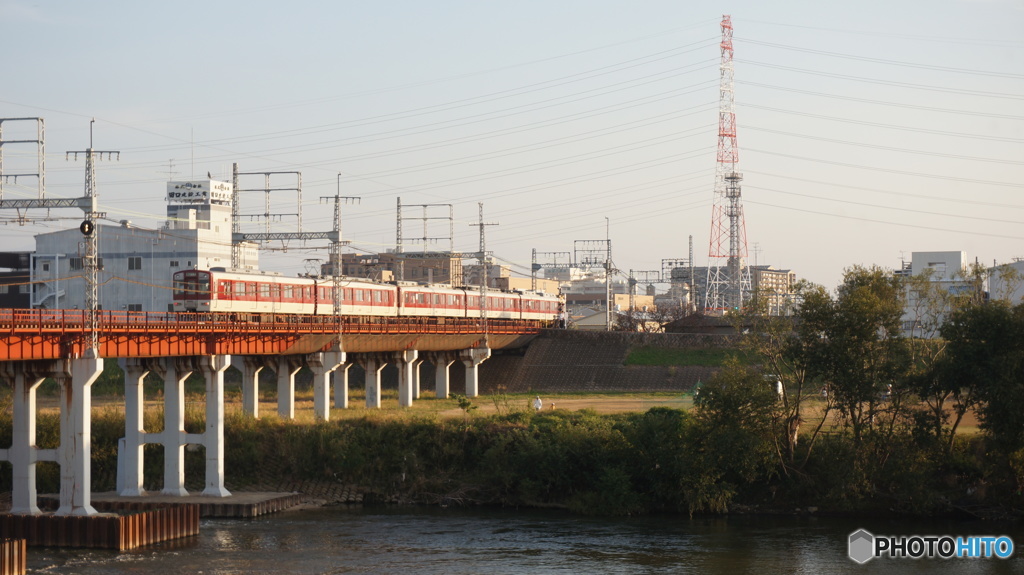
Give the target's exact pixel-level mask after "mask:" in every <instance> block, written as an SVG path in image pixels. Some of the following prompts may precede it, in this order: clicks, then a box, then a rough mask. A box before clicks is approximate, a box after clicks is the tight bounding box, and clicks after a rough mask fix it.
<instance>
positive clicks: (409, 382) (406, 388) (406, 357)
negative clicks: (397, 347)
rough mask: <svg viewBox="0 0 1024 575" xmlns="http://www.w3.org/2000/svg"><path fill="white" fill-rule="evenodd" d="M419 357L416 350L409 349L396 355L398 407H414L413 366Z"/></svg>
mask: <svg viewBox="0 0 1024 575" xmlns="http://www.w3.org/2000/svg"><path fill="white" fill-rule="evenodd" d="M418 357H419V352H417V351H416V350H415V349H407V350H405V351H400V352H397V353H395V362H396V363H397V364H398V407H412V400H413V378H414V376H413V365H415V362H416V359H417V358H418Z"/></svg>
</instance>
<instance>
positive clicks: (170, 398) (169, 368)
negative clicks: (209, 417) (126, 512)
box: [147, 357, 196, 497]
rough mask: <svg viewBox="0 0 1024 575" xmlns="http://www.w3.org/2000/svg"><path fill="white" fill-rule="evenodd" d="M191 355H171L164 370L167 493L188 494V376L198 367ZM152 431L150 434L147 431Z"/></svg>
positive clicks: (163, 439)
mask: <svg viewBox="0 0 1024 575" xmlns="http://www.w3.org/2000/svg"><path fill="white" fill-rule="evenodd" d="M192 360H193V358H191V357H179V358H171V359H169V360H168V361H167V363H166V364H165V370H166V371H165V373H164V431H163V433H162V434H158V435H160V436H161V437H162V443H163V444H164V488H163V490H162V491H161V493H163V494H164V495H178V496H182V497H184V496H186V495H188V491H186V490H185V444H186V435H187V434H186V433H185V380H186V379H188V376H190V375H192V372H193V371H196V366H195V365H194V362H193V361H192ZM147 435H149V434H147Z"/></svg>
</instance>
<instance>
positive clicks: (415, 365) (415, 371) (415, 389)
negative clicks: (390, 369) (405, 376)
mask: <svg viewBox="0 0 1024 575" xmlns="http://www.w3.org/2000/svg"><path fill="white" fill-rule="evenodd" d="M424 361H425V360H424V358H422V357H418V358H416V359H415V360H413V362H412V398H413V399H419V398H420V366H421V365H423V362H424Z"/></svg>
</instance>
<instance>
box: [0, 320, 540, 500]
mask: <svg viewBox="0 0 1024 575" xmlns="http://www.w3.org/2000/svg"><path fill="white" fill-rule="evenodd" d="M97 314H98V317H95V318H93V317H90V316H89V314H88V313H87V312H86V311H84V310H12V309H5V310H0V379H3V380H5V381H6V382H7V383H8V385H11V386H12V387H13V389H14V393H13V398H14V405H13V409H14V414H13V425H14V429H13V434H12V436H13V437H12V444H11V447H10V448H9V449H0V461H8V462H10V463H11V466H12V468H13V489H12V505H11V513H13V514H39V513H40V510H39V508H38V507H37V503H36V463H37V462H39V461H53V462H56V463H58V464H59V465H60V504H59V508H58V510H57V514H58V515H85V516H88V515H94V514H96V510H95V509H94V508H93V506H92V504H91V499H90V497H91V487H92V486H91V477H90V455H91V454H90V446H91V437H90V423H91V385H92V383H93V382H94V381H95V380H96V378H97V377H98V376H99V375H100V373H102V371H103V366H104V362H105V361H111V360H114V361H117V362H119V363H120V365H121V367H122V369H123V370H124V373H125V439H124V445H123V449H122V452H121V465H122V466H123V474H122V477H123V481H121V482H120V483H121V484H120V485H118V491H119V493H120V495H122V496H141V495H143V494H144V493H145V492H144V490H143V485H142V484H143V472H142V470H143V446H144V445H146V444H161V445H163V448H164V481H163V490H162V493H163V494H167V495H181V496H184V495H187V494H188V493H187V491H186V490H185V486H184V483H185V470H184V462H185V447H186V445H190V444H193V445H202V446H203V447H205V450H206V470H205V489H204V491H203V495H206V496H212V497H227V496H228V495H230V493H228V491H227V489H225V487H224V450H225V445H224V371H225V370H226V369H227V368H228V367H229V366H232V365H234V366H235V367H236V368H237V369H239V371H241V373H242V404H243V409H244V411H245V412H246V413H248V414H250V415H252V416H253V417H259V401H258V388H257V384H258V377H259V373H260V371H262V370H263V369H267V368H269V369H270V370H272V371H275V372H276V374H277V391H278V406H277V407H278V414H279V415H280V416H281V417H285V418H292V417H294V413H295V374H296V373H297V372H298V371H299V369H301V368H302V367H304V366H305V367H308V368H309V369H310V370H311V371H312V372H313V376H314V377H313V390H314V401H313V408H314V413H315V416H316V417H317V418H319V419H321V420H327V419H328V418H329V417H330V400H331V387H332V383H333V388H334V389H333V391H334V404H335V407H339V408H346V407H348V368H349V367H350V366H351V365H352V364H353V363H359V364H360V365H362V366H363V367H364V369H365V373H366V376H365V383H366V406H367V407H369V408H379V407H380V405H381V389H380V388H381V377H380V374H381V370H382V369H383V368H384V367H385V366H386V365H387V364H389V363H393V364H396V365H397V367H398V368H399V405H401V406H406V407H407V406H410V405H412V402H413V400H414V399H416V398H417V397H419V390H420V386H419V366H420V364H422V363H423V362H425V361H429V362H431V363H432V364H433V365H434V366H435V369H436V378H435V379H436V391H437V396H438V397H447V396H448V393H449V383H448V382H449V378H448V373H449V369H450V367H451V365H452V364H454V363H456V362H461V363H462V364H463V365H464V367H465V370H466V395H467V396H469V397H475V396H476V395H478V390H479V384H478V379H477V375H478V372H477V366H479V365H480V363H482V362H483V361H485V360H486V359H487V358H489V357H490V355H491V350H492V349H501V348H514V347H520V346H522V345H525V344H526V342H527V341H529V340H530V339H531V338H533V337H534V336H536V334H537V333H539V331H540V329H541V324H540V322H536V321H523V320H481V319H468V318H433V317H416V318H403V317H380V318H355V317H346V316H297V315H271V314H264V315H262V316H260V317H259V318H258V321H254V318H247V321H239V320H237V319H235V318H232V317H230V316H222V315H213V314H175V313H152V312H127V311H100V312H97ZM92 326H97V328H96V329H95V330H93V329H92ZM150 373H154V374H157V375H159V376H160V377H161V378H162V379H163V381H164V395H163V401H164V430H163V431H162V432H158V433H152V432H146V431H145V429H144V424H143V412H144V404H143V393H142V383H143V380H144V379H145V377H146V375H148V374H150ZM193 373H198V374H201V375H202V376H203V378H204V379H205V381H206V428H205V430H204V432H203V433H198V434H193V433H186V432H185V426H184V421H185V391H184V390H185V387H184V384H185V380H186V379H187V378H188V377H189V376H190V375H192V374H193ZM46 378H53V379H54V380H55V381H56V382H57V384H58V386H59V390H60V444H59V446H58V447H57V448H55V449H40V448H38V447H37V446H36V415H37V406H36V390H37V389H38V387H39V385H40V384H41V383H42V382H43V381H44V380H45V379H46Z"/></svg>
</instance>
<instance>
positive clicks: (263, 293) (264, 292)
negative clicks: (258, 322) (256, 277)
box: [259, 284, 270, 298]
mask: <svg viewBox="0 0 1024 575" xmlns="http://www.w3.org/2000/svg"><path fill="white" fill-rule="evenodd" d="M259 286H260V297H261V298H268V297H270V284H259Z"/></svg>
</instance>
